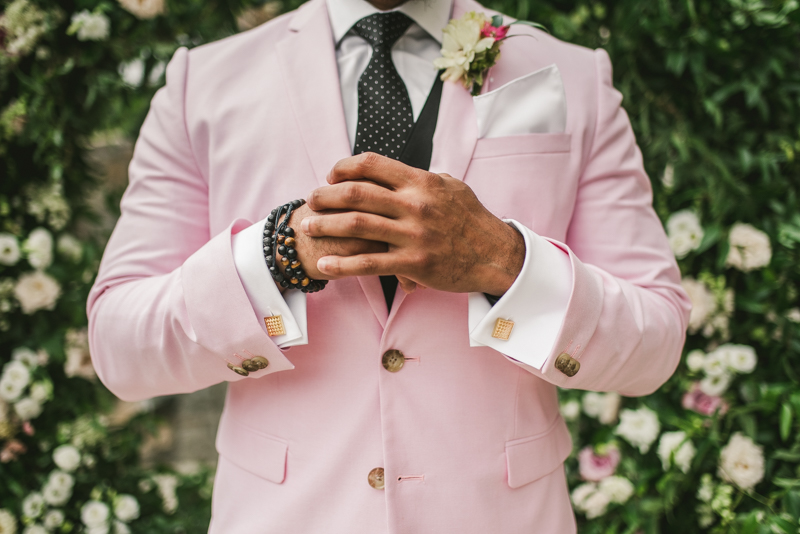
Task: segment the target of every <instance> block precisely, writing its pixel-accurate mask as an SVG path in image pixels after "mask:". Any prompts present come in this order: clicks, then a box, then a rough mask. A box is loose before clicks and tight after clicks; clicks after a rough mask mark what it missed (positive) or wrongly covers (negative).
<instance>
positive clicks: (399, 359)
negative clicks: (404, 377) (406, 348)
mask: <svg viewBox="0 0 800 534" xmlns="http://www.w3.org/2000/svg"><path fill="white" fill-rule="evenodd" d="M381 363H382V364H383V368H384V369H386V370H387V371H389V372H390V373H396V372H397V371H399V370H400V369H402V368H403V364H405V363H406V357H405V356H403V353H402V352H400V351H399V350H396V349H390V350H387V351H386V352H384V353H383V358H382V360H381Z"/></svg>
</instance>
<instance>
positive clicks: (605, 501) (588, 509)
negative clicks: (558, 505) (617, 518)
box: [583, 491, 611, 519]
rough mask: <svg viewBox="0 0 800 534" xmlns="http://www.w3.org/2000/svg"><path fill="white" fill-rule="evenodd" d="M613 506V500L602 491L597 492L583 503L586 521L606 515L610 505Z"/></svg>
mask: <svg viewBox="0 0 800 534" xmlns="http://www.w3.org/2000/svg"><path fill="white" fill-rule="evenodd" d="M609 504H611V499H609V497H608V495H606V494H605V493H603V492H602V491H595V492H594V493H592V494H591V495H589V496H588V497H587V498H586V500H585V501H583V512H584V513H585V514H586V519H594V518H595V517H600V516H601V515H604V514H605V513H606V511H607V510H608V505H609Z"/></svg>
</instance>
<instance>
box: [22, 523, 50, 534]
mask: <svg viewBox="0 0 800 534" xmlns="http://www.w3.org/2000/svg"><path fill="white" fill-rule="evenodd" d="M22 534H47V529H46V528H44V527H43V526H42V525H40V524H38V523H34V524H33V525H29V526H27V527H26V528H25V530H23V531H22Z"/></svg>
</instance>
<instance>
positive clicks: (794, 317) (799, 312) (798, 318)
mask: <svg viewBox="0 0 800 534" xmlns="http://www.w3.org/2000/svg"><path fill="white" fill-rule="evenodd" d="M786 318H787V319H789V320H790V321H792V322H793V323H800V308H792V309H791V310H789V311H787V312H786Z"/></svg>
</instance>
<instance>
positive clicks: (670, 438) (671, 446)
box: [658, 431, 697, 473]
mask: <svg viewBox="0 0 800 534" xmlns="http://www.w3.org/2000/svg"><path fill="white" fill-rule="evenodd" d="M696 452H697V450H696V449H695V448H694V444H693V443H692V442H691V440H688V439H686V432H681V431H678V432H664V434H663V435H662V436H661V441H659V442H658V457H659V458H661V465H662V467H663V468H664V471H668V470H669V466H670V464H671V463H672V462H673V461H674V463H675V466H676V467H677V468H678V469H680V470H681V471H683V472H684V473H688V472H689V468H690V467H691V464H692V459H693V458H694V455H695V453H696Z"/></svg>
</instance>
